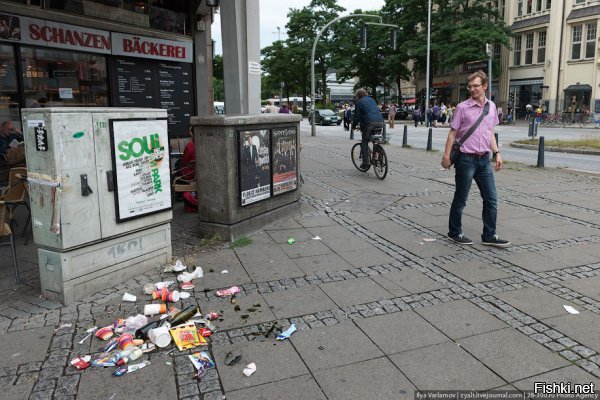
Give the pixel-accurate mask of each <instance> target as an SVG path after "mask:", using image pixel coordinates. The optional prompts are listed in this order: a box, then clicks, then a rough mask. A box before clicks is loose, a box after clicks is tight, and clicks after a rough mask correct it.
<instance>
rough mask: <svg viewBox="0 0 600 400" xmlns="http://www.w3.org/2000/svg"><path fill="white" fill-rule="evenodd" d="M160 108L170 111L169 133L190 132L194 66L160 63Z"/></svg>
mask: <svg viewBox="0 0 600 400" xmlns="http://www.w3.org/2000/svg"><path fill="white" fill-rule="evenodd" d="M158 88H159V95H158V100H159V103H160V104H159V107H160V108H162V109H166V110H168V115H169V131H172V132H174V133H176V134H177V135H179V134H180V133H182V132H183V133H186V134H187V132H188V129H187V126H188V124H189V122H190V117H191V116H192V113H193V108H192V105H193V97H192V96H193V89H192V65H191V64H185V63H162V62H161V63H158Z"/></svg>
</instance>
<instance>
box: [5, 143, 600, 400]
mask: <svg viewBox="0 0 600 400" xmlns="http://www.w3.org/2000/svg"><path fill="white" fill-rule="evenodd" d="M302 143H303V145H304V148H303V150H302V163H301V167H302V177H303V179H304V184H303V186H302V189H301V190H302V207H301V212H300V213H299V214H298V215H296V216H294V217H293V218H289V219H287V220H283V221H279V222H277V223H275V224H274V225H272V226H270V227H268V228H266V229H265V230H263V231H260V232H258V233H256V234H254V235H252V237H251V238H252V243H251V244H250V245H247V246H243V247H236V248H233V249H232V248H231V246H229V245H228V244H217V245H213V246H203V244H202V243H201V241H200V239H199V238H198V237H197V235H196V218H195V216H194V215H192V214H186V213H184V212H183V211H182V204H181V203H177V204H175V210H174V220H173V225H172V231H173V249H174V250H173V254H174V256H176V257H178V258H181V259H182V260H184V261H185V263H186V264H187V265H188V267H189V268H190V270H191V269H192V267H193V266H202V267H203V269H204V274H205V277H204V278H203V279H200V280H196V281H195V284H196V287H195V289H194V290H193V292H192V297H191V298H190V299H188V300H184V301H182V302H180V304H178V306H179V307H184V306H185V305H187V304H197V305H198V306H199V307H200V309H201V310H202V312H208V311H211V310H214V311H219V312H221V313H222V320H218V321H215V322H216V325H217V327H218V328H219V329H218V332H216V333H215V334H214V335H213V336H212V337H211V340H210V346H209V348H208V350H209V351H210V354H211V356H212V357H213V359H214V360H215V362H216V368H213V369H210V370H208V371H207V372H206V373H205V374H204V376H203V377H202V379H201V380H200V381H198V380H196V379H194V377H193V373H194V368H193V365H192V364H191V362H190V361H189V359H188V357H187V355H188V354H190V353H191V351H186V352H179V351H177V350H175V351H174V352H172V353H171V354H169V355H165V351H159V352H156V353H150V354H149V355H147V356H145V358H146V359H149V360H150V361H151V364H150V365H149V366H148V367H146V368H144V369H142V370H140V371H137V372H135V373H131V374H127V375H125V376H123V377H119V378H117V377H113V376H111V373H112V368H107V369H102V368H90V369H88V370H86V371H84V372H79V371H77V370H75V369H74V368H72V367H70V366H68V362H69V360H71V359H72V358H73V357H75V356H78V355H84V354H92V355H97V354H99V353H100V351H101V348H102V345H103V344H104V343H103V342H100V341H99V340H98V339H96V338H93V339H92V340H87V341H85V342H83V344H79V341H80V340H81V339H83V338H84V337H85V335H86V332H85V331H86V329H87V328H88V327H90V326H93V325H96V326H104V325H107V324H109V323H112V321H114V320H115V319H116V318H126V317H127V316H130V315H135V314H137V313H139V312H141V311H142V310H143V306H144V305H145V304H147V303H151V302H152V300H150V299H149V296H145V295H143V294H142V286H143V284H144V283H148V282H157V281H159V280H163V279H165V278H172V277H174V275H171V274H163V273H161V271H162V269H161V268H160V266H157V268H156V270H155V271H152V272H150V273H147V274H145V275H142V276H139V277H137V278H135V279H132V280H130V281H128V282H125V283H123V284H119V285H116V286H114V287H112V288H108V289H106V290H103V291H101V292H99V293H93V294H90V296H89V297H88V298H87V299H85V300H84V301H81V302H78V303H76V304H74V305H71V306H68V307H63V306H61V305H60V304H58V303H55V302H51V301H47V300H45V299H43V298H41V296H40V285H39V273H38V270H37V268H38V267H37V254H36V249H35V246H33V245H31V244H29V245H27V246H25V245H24V244H23V240H22V239H21V238H19V239H18V245H19V246H18V249H17V251H18V256H19V260H20V269H21V271H22V273H23V281H24V283H23V284H21V285H18V286H17V285H15V284H14V283H13V276H12V270H11V265H10V257H9V256H8V254H9V253H8V251H6V250H8V249H6V248H5V249H3V250H0V251H2V253H0V288H1V289H2V290H0V299H1V302H0V359H2V360H3V365H2V366H1V367H0V390H2V396H0V397H1V398H6V399H75V398H77V399H85V400H88V399H103V400H106V399H147V398H156V399H163V398H164V399H174V398H179V399H206V400H214V399H222V398H223V396H226V397H227V399H228V400H232V399H233V400H240V399H280V398H287V399H364V398H377V399H405V398H406V399H409V398H411V399H412V398H414V392H415V390H458V389H462V390H476V391H488V390H493V389H502V390H520V391H524V390H531V389H533V382H540V381H543V382H573V383H590V382H593V383H595V384H599V383H600V354H599V352H600V336H598V335H597V331H598V326H600V289H599V288H600V284H599V283H600V177H599V176H595V175H589V174H583V173H577V172H570V171H566V170H554V169H546V170H540V169H536V168H533V167H529V166H524V165H516V164H510V163H509V164H508V165H507V167H506V168H505V170H503V171H502V172H500V173H497V174H496V175H495V177H496V182H497V187H498V193H499V203H500V204H499V213H498V232H499V234H500V235H501V236H502V237H505V238H507V239H509V240H511V241H512V243H513V246H512V247H510V248H507V249H495V248H490V247H486V246H483V245H481V244H480V240H479V237H480V231H481V229H482V222H481V207H482V204H481V199H480V198H479V197H478V194H477V188H476V187H475V185H474V186H473V190H472V195H471V197H470V199H469V203H468V205H467V208H466V209H465V214H464V218H463V224H464V232H465V235H466V236H468V237H470V238H472V239H474V241H475V244H474V245H473V246H467V247H461V246H460V245H457V244H455V243H453V242H451V241H449V240H448V239H447V238H446V237H445V234H446V231H447V219H448V212H449V207H450V202H451V200H452V195H453V172H452V173H450V172H447V171H444V170H440V166H439V161H440V157H441V155H440V154H439V153H427V152H425V151H422V150H413V149H402V148H399V147H395V146H386V151H387V153H388V157H389V159H390V172H389V174H388V177H387V178H386V179H385V180H384V181H379V180H377V179H376V178H375V176H374V174H373V173H372V172H368V173H361V172H359V171H357V170H356V169H355V168H354V167H353V165H352V162H351V161H350V159H349V154H350V148H351V145H352V144H353V142H351V141H350V140H345V139H339V138H336V139H332V138H327V137H326V136H317V137H311V136H310V135H309V134H308V132H303V135H302ZM317 236H318V237H319V238H320V240H315V239H314V238H315V237H317ZM292 237H293V238H294V239H295V242H294V243H293V244H292V245H290V244H288V239H289V238H292ZM224 270H227V273H222V272H223V271H224ZM231 285H238V286H240V287H241V289H242V291H241V293H239V294H238V295H237V296H236V302H235V304H232V302H231V300H230V299H229V298H225V299H223V298H219V297H217V296H216V294H215V291H216V290H217V289H221V288H225V287H229V286H231ZM124 292H129V293H132V294H135V295H137V296H138V302H137V303H122V302H121V296H122V295H123V293H124ZM565 305H570V306H572V307H574V308H575V309H577V310H579V311H580V314H578V315H573V314H570V313H569V312H567V310H566V309H565V308H564V306H565ZM292 323H293V324H295V325H296V327H297V328H298V331H297V332H296V333H294V334H293V335H292V336H291V338H290V339H288V340H284V341H276V340H275V339H274V337H273V335H269V336H266V337H265V333H266V332H267V331H268V330H269V329H270V328H271V327H273V325H274V324H275V325H276V326H278V327H281V328H283V329H285V328H287V327H288V326H289V325H290V324H292ZM229 352H232V353H234V354H241V356H242V358H241V360H240V362H239V363H237V364H235V365H233V366H228V365H226V364H225V357H226V355H227V353H229ZM251 362H254V363H255V364H256V367H257V371H256V372H255V373H254V374H253V375H252V376H250V377H245V376H244V375H243V374H242V369H243V368H244V367H245V366H246V365H247V364H249V363H251Z"/></svg>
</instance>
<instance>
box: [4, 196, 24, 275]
mask: <svg viewBox="0 0 600 400" xmlns="http://www.w3.org/2000/svg"><path fill="white" fill-rule="evenodd" d="M5 207H6V204H5V203H4V202H3V201H0V239H2V240H4V239H5V238H7V237H8V241H7V242H4V241H3V242H1V243H0V246H10V251H11V253H12V259H13V268H14V269H15V283H16V284H17V285H18V284H20V283H21V280H20V279H19V268H18V267H17V251H16V248H15V237H14V235H13V233H12V230H11V229H10V226H9V225H8V224H7V223H6V222H4V218H5V216H6V209H5ZM2 258H3V259H6V257H2Z"/></svg>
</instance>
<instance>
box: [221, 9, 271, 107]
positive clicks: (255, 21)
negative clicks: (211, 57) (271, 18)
mask: <svg viewBox="0 0 600 400" xmlns="http://www.w3.org/2000/svg"><path fill="white" fill-rule="evenodd" d="M220 9H221V36H222V38H223V69H224V71H223V72H224V84H225V112H226V114H247V115H253V114H260V83H261V82H260V76H261V75H260V31H259V28H260V27H259V23H260V18H259V0H221V3H220Z"/></svg>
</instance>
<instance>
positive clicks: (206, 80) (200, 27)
mask: <svg viewBox="0 0 600 400" xmlns="http://www.w3.org/2000/svg"><path fill="white" fill-rule="evenodd" d="M196 14H197V16H198V21H197V22H196V24H195V25H194V26H193V29H194V54H195V56H196V57H195V59H194V67H195V73H196V115H199V116H206V115H212V114H214V110H215V108H214V105H213V99H214V96H213V65H212V62H213V58H212V57H213V44H212V35H211V31H210V26H211V24H212V9H211V8H210V7H207V6H205V5H204V3H202V5H201V6H200V7H198V10H197V11H196ZM190 79H192V77H190Z"/></svg>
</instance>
